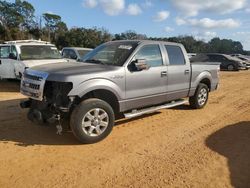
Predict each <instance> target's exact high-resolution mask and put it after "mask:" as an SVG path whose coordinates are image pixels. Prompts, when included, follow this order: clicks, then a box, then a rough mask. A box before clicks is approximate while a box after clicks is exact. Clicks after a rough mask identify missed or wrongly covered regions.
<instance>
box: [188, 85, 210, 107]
mask: <svg viewBox="0 0 250 188" xmlns="http://www.w3.org/2000/svg"><path fill="white" fill-rule="evenodd" d="M204 91H206V98H203V100H205V101H203V102H202V103H201V101H199V99H200V96H199V95H200V94H201V92H204ZM208 96H209V89H208V87H207V85H206V84H203V83H200V84H199V85H198V87H197V89H196V91H195V94H194V96H192V97H190V98H189V104H190V106H191V108H193V109H201V108H203V107H204V106H205V105H206V104H207V101H208Z"/></svg>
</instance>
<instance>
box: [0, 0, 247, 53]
mask: <svg viewBox="0 0 250 188" xmlns="http://www.w3.org/2000/svg"><path fill="white" fill-rule="evenodd" d="M23 39H41V40H45V41H50V42H52V43H54V44H55V45H56V46H57V47H58V48H59V49H62V48H63V47H66V46H77V47H87V48H95V47H96V46H98V45H99V44H101V43H104V42H107V41H110V40H127V39H148V40H161V41H170V42H178V43H182V44H183V45H184V46H185V48H186V49H187V51H188V52H193V53H199V52H211V53H212V52H217V53H226V54H231V53H241V54H249V52H247V51H244V49H243V46H242V44H241V43H240V42H239V41H233V40H231V39H220V38H213V39H211V40H210V41H208V42H205V41H202V40H197V39H195V37H193V36H178V37H162V38H159V37H158V38H153V37H148V36H146V35H144V34H138V33H136V32H135V31H131V30H128V31H125V32H122V33H119V34H111V33H110V32H109V31H108V30H106V29H105V28H96V27H94V28H84V27H73V28H70V29H69V28H68V27H67V24H66V23H65V22H63V21H62V19H61V16H60V15H56V14H52V13H44V14H42V15H41V16H38V17H37V16H35V8H34V7H33V5H32V4H30V3H29V2H27V1H22V0H15V2H13V3H12V2H8V1H0V42H3V41H8V40H23Z"/></svg>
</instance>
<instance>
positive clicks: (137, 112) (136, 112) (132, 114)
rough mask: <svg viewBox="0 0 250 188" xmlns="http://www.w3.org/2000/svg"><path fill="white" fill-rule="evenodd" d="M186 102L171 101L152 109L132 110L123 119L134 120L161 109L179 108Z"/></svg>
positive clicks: (182, 100)
mask: <svg viewBox="0 0 250 188" xmlns="http://www.w3.org/2000/svg"><path fill="white" fill-rule="evenodd" d="M187 102H188V101H187V100H184V99H181V100H178V101H172V102H170V103H167V104H163V105H160V106H153V107H149V108H144V109H141V110H132V112H130V113H125V114H124V116H125V118H134V117H137V116H141V115H143V114H149V113H152V112H155V111H157V110H161V109H165V108H172V107H175V106H180V105H183V104H185V103H187Z"/></svg>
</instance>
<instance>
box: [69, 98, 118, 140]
mask: <svg viewBox="0 0 250 188" xmlns="http://www.w3.org/2000/svg"><path fill="white" fill-rule="evenodd" d="M114 119H115V118H114V112H113V109H112V107H111V106H110V105H109V104H108V103H107V102H105V101H103V100H100V99H96V98H92V99H87V100H85V101H83V102H81V103H80V104H79V105H78V106H77V107H76V108H75V109H74V110H73V112H72V114H71V118H70V126H71V129H72V131H73V134H74V135H75V136H76V138H77V139H78V140H79V141H80V142H82V143H86V144H91V143H96V142H99V141H101V140H103V139H104V138H106V137H107V136H108V135H109V134H110V132H111V131H112V128H113V125H114Z"/></svg>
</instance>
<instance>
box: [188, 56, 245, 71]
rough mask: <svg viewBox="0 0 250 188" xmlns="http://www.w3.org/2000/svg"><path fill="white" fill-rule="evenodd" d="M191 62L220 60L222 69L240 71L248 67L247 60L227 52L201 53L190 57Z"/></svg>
mask: <svg viewBox="0 0 250 188" xmlns="http://www.w3.org/2000/svg"><path fill="white" fill-rule="evenodd" d="M190 61H191V62H219V63H220V69H221V70H229V71H238V70H243V69H247V66H246V62H245V61H243V60H240V59H238V58H235V57H232V56H230V55H226V54H219V53H201V54H197V55H196V56H194V57H192V58H191V59H190Z"/></svg>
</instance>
